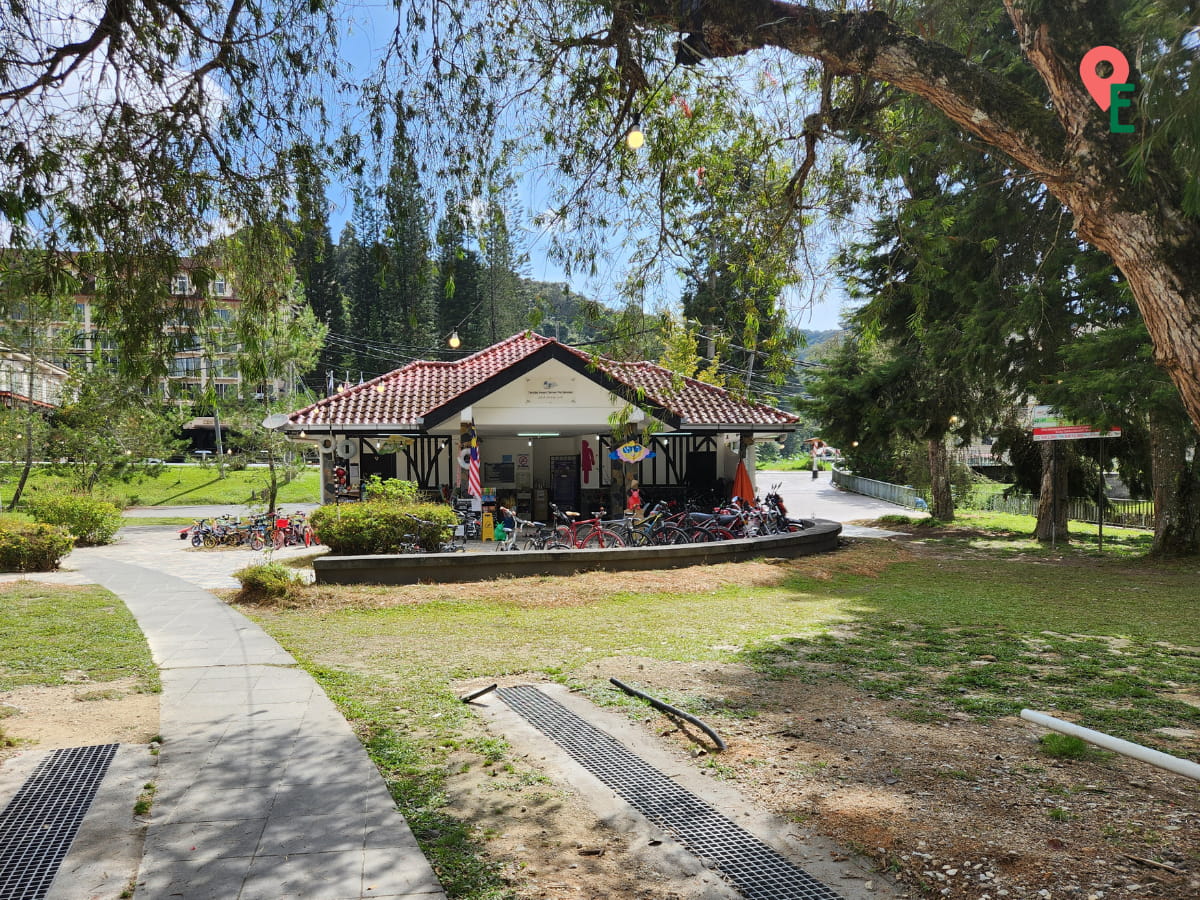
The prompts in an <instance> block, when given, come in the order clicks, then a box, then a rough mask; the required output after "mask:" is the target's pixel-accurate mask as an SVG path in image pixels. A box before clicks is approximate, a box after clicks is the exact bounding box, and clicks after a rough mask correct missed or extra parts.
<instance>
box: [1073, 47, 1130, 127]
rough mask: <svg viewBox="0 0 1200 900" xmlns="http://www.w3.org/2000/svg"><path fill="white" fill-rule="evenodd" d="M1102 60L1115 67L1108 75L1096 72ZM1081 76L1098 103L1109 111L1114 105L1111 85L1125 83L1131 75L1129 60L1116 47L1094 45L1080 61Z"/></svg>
mask: <svg viewBox="0 0 1200 900" xmlns="http://www.w3.org/2000/svg"><path fill="white" fill-rule="evenodd" d="M1102 62H1106V63H1110V64H1111V65H1112V67H1113V70H1112V74H1111V75H1109V76H1108V77H1102V76H1100V75H1097V74H1096V66H1097V65H1099V64H1100V63H1102ZM1079 77H1080V78H1081V79H1083V86H1084V87H1085V88H1087V90H1088V93H1089V94H1091V95H1092V99H1093V100H1095V101H1096V105H1097V106H1099V107H1100V108H1101V109H1103V110H1105V111H1107V110H1108V108H1109V107H1110V106H1111V105H1112V90H1111V85H1114V84H1123V83H1124V82H1125V79H1126V78H1128V77H1129V60H1127V59H1126V58H1125V54H1124V53H1122V52H1121V51H1120V50H1118V49H1117V48H1116V47H1109V46H1108V45H1104V46H1100V47H1093V48H1092V49H1091V50H1089V51H1088V52H1087V53H1086V54H1085V55H1084V57H1083V60H1082V62H1080V63H1079Z"/></svg>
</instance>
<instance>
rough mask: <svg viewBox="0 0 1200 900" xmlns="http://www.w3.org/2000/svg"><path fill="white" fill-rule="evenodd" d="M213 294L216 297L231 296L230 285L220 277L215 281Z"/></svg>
mask: <svg viewBox="0 0 1200 900" xmlns="http://www.w3.org/2000/svg"><path fill="white" fill-rule="evenodd" d="M212 293H213V296H214V297H225V296H227V295H228V294H229V285H228V284H227V283H226V281H225V279H224V278H223V277H222V276H220V275H218V276H217V277H216V278H214V279H213V283H212Z"/></svg>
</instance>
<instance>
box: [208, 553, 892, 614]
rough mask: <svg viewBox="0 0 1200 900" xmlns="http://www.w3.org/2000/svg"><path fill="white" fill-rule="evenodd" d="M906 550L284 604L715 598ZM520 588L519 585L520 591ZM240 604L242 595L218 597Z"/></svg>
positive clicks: (347, 592) (875, 569) (830, 573)
mask: <svg viewBox="0 0 1200 900" xmlns="http://www.w3.org/2000/svg"><path fill="white" fill-rule="evenodd" d="M911 558H912V553H911V551H909V550H908V549H907V548H905V547H900V546H897V545H895V544H891V543H888V542H882V541H872V542H871V543H870V544H869V545H867V544H862V543H858V542H849V543H848V544H847V545H846V546H845V547H843V548H842V549H840V550H839V551H838V552H837V553H822V554H816V555H813V556H804V557H800V558H798V559H767V560H761V561H755V562H736V563H720V564H717V565H701V566H692V567H689V568H686V569H661V570H650V571H645V572H638V573H637V574H636V579H635V580H633V581H631V579H630V573H628V572H584V573H580V574H578V575H571V576H550V575H547V576H543V577H540V578H539V577H534V578H521V579H504V578H502V579H495V580H492V581H481V582H469V583H463V584H414V585H389V586H388V587H387V588H386V590H380V588H379V586H378V585H312V586H311V587H309V588H307V589H306V590H305V591H304V592H303V595H302V596H300V597H297V598H289V599H288V600H286V601H282V602H281V603H279V604H278V605H279V606H282V607H284V608H291V609H297V608H302V609H316V610H322V611H333V610H338V609H387V608H391V607H398V606H416V605H419V604H422V603H443V602H447V601H460V600H462V601H471V602H478V603H501V604H511V605H513V606H520V607H523V608H542V607H561V606H588V605H591V604H594V603H596V602H597V601H598V600H600V599H603V598H605V597H611V596H615V595H620V594H628V593H631V591H634V590H635V591H636V592H637V594H638V595H639V596H653V595H655V594H675V593H677V592H678V591H679V585H680V584H681V583H686V584H687V589H688V592H689V593H709V592H713V591H719V590H721V589H723V588H730V587H734V586H740V587H771V586H773V585H777V584H780V583H781V582H783V581H785V580H786V579H788V578H790V577H793V576H801V577H807V578H815V579H818V580H821V581H828V580H830V579H832V578H833V577H835V576H836V575H865V576H872V577H873V576H877V575H879V574H880V573H881V572H883V571H884V570H885V569H887V568H888V567H889V566H891V565H893V564H895V563H897V562H903V561H905V560H906V559H911ZM518 585H519V587H517V586H518ZM217 593H218V594H219V595H220V596H222V597H223V598H224V599H226V600H228V601H229V602H237V598H236V592H234V591H218V592H217Z"/></svg>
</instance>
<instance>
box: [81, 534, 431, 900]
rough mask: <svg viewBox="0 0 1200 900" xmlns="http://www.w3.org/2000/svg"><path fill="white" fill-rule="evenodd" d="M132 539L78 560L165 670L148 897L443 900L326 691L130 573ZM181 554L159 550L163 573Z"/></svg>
mask: <svg viewBox="0 0 1200 900" xmlns="http://www.w3.org/2000/svg"><path fill="white" fill-rule="evenodd" d="M159 534H160V535H162V539H163V540H170V539H171V538H170V537H169V535H168V534H165V533H163V532H162V531H161V530H160V531H159ZM132 543H135V542H130V544H125V545H117V546H116V547H109V548H95V549H92V550H83V551H76V552H75V553H73V554H72V555H71V558H70V565H71V566H72V567H73V568H76V569H78V570H79V572H80V573H81V574H82V575H85V576H88V577H89V578H90V579H92V580H94V581H96V582H98V583H100V584H102V585H104V586H105V587H107V588H108V589H109V590H111V591H113V592H114V593H116V594H117V595H118V596H120V597H121V598H122V599H123V600H124V601H125V603H126V605H127V606H128V607H129V609H130V610H131V611H132V612H133V614H134V616H135V617H136V618H137V620H138V624H139V625H140V626H141V628H142V631H143V632H144V633H145V635H146V639H147V641H148V642H149V644H150V649H151V652H152V653H153V655H154V660H155V662H156V663H157V664H158V666H159V667H160V669H161V672H162V681H163V693H162V697H161V701H160V729H161V733H162V735H163V739H164V743H163V747H162V750H161V752H160V756H159V768H158V793H157V795H156V797H155V802H154V811H153V818H152V820H151V825H150V829H149V832H148V834H147V837H146V849H145V854H144V856H143V858H142V867H141V871H140V873H139V875H138V888H137V895H136V896H138V897H143V896H144V897H150V898H160V897H178V898H185V900H208V898H211V900H258V898H261V900H288V898H320V900H325V898H329V900H342V898H363V897H391V898H401V897H403V898H412V900H416V898H421V900H433V898H439V897H444V896H445V895H444V894H443V892H442V889H441V887H440V885H439V884H438V881H437V878H436V877H435V876H434V874H433V871H432V870H431V869H430V867H429V864H428V862H427V861H426V860H425V858H424V856H422V855H421V852H420V850H419V849H418V847H417V844H416V841H415V839H414V838H413V836H412V832H411V831H409V829H408V826H407V824H406V823H405V822H404V819H403V818H402V817H401V816H400V814H399V813H398V812H397V811H396V807H395V804H394V802H393V801H392V798H391V796H390V794H389V793H388V790H387V787H386V786H385V784H384V782H383V779H382V777H381V776H380V775H379V772H378V770H376V769H375V767H374V765H373V764H372V763H371V761H370V759H369V758H368V756H367V754H366V751H365V750H364V749H363V747H362V745H361V744H360V743H359V741H358V739H357V738H356V737H355V735H354V733H353V731H351V729H350V726H349V725H348V724H347V723H346V721H345V719H344V718H343V717H342V716H341V714H340V713H339V712H338V711H337V709H336V707H334V705H333V703H332V702H330V700H329V699H328V698H327V697H326V696H325V694H324V693H323V692H322V691H321V689H320V688H319V687H318V686H317V684H316V682H314V681H313V679H312V678H311V677H310V676H309V675H308V674H307V673H306V672H304V671H303V670H302V669H300V668H299V667H298V666H297V665H296V661H295V660H294V659H293V658H292V657H291V656H290V655H289V654H288V653H287V652H286V651H284V649H283V648H282V647H280V646H279V645H278V644H277V643H276V642H275V641H274V640H273V639H272V638H270V637H269V636H268V635H267V634H266V633H265V632H264V631H263V630H262V629H261V628H259V627H258V626H257V625H255V624H254V623H253V622H251V621H250V620H248V619H247V618H245V617H244V616H242V615H241V614H240V613H238V612H236V611H234V610H233V609H231V608H230V607H228V606H227V605H225V604H224V603H222V602H221V601H219V600H218V599H217V598H216V597H214V596H213V595H212V594H210V593H208V592H207V591H206V590H204V589H203V588H200V587H197V586H196V585H194V584H192V583H190V582H189V581H185V580H183V579H182V578H178V577H175V576H174V575H169V574H166V573H165V572H161V571H156V570H154V569H153V568H150V567H149V562H150V561H149V560H143V561H142V564H140V565H134V564H130V563H128V562H122V561H118V559H116V558H115V557H118V556H123V557H124V556H128V551H129V550H130V548H131V544H132ZM178 543H179V542H178V541H176V545H178ZM204 556H205V558H206V559H208V560H210V561H211V560H212V559H214V558H220V557H221V556H222V554H205V555H204ZM178 558H179V556H178V555H177V554H175V553H170V554H161V553H160V554H159V560H160V562H159V564H160V565H164V566H171V565H172V560H175V559H178ZM231 559H234V558H233V557H232V556H231ZM248 562H249V559H248V557H241V558H237V559H236V560H235V563H231V564H241V565H245V564H247V563H248ZM222 568H225V567H224V566H222Z"/></svg>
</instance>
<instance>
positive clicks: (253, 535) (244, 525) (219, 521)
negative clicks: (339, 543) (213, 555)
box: [179, 512, 319, 550]
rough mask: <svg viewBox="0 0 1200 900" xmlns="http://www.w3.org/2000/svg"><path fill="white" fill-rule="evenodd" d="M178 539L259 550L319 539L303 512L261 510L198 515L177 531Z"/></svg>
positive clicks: (310, 542) (213, 545)
mask: <svg viewBox="0 0 1200 900" xmlns="http://www.w3.org/2000/svg"><path fill="white" fill-rule="evenodd" d="M179 539H180V540H181V541H188V540H190V541H191V542H192V546H193V547H206V548H208V549H212V548H214V547H249V548H250V549H251V550H262V549H264V548H265V547H273V548H274V549H276V550H281V549H283V548H284V547H293V546H297V545H303V546H305V547H311V546H312V545H313V544H316V543H319V541H318V540H317V535H316V532H314V531H313V529H312V526H311V525H309V524H308V516H307V515H305V514H304V513H302V512H297V513H293V514H292V515H290V516H287V515H283V514H282V513H281V514H279V515H276V516H272V515H270V514H266V513H264V514H261V515H257V516H251V517H250V518H248V519H242V518H238V517H235V516H218V517H216V518H211V519H198V520H196V521H195V522H193V523H192V524H191V525H189V526H187V527H186V528H181V529H180V531H179Z"/></svg>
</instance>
